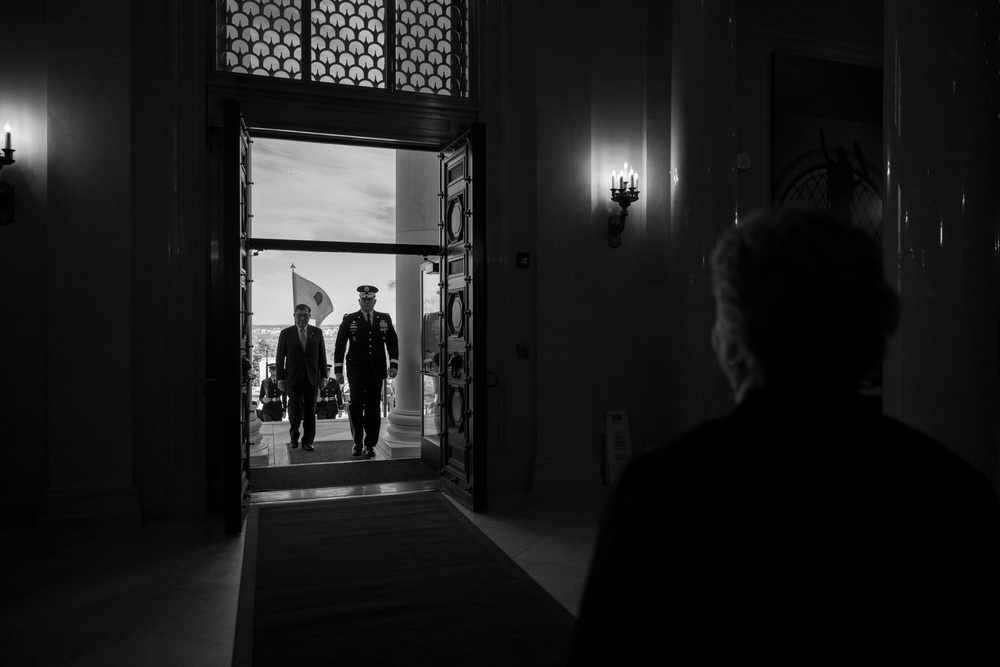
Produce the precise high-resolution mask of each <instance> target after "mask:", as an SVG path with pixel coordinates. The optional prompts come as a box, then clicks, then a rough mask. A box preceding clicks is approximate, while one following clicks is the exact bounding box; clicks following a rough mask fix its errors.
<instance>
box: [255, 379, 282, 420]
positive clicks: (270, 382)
mask: <svg viewBox="0 0 1000 667" xmlns="http://www.w3.org/2000/svg"><path fill="white" fill-rule="evenodd" d="M286 400H287V399H286V398H285V392H283V391H281V390H280V389H278V381H277V380H275V379H274V378H271V377H266V378H264V381H263V382H261V383H260V402H261V403H262V404H263V407H262V408H261V412H262V413H263V415H264V417H263V421H266V422H280V421H281V419H282V418H283V417H284V416H285V401H286Z"/></svg>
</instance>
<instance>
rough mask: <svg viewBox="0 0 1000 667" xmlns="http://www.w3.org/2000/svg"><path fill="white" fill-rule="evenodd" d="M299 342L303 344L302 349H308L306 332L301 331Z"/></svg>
mask: <svg viewBox="0 0 1000 667" xmlns="http://www.w3.org/2000/svg"><path fill="white" fill-rule="evenodd" d="M299 342H301V343H302V349H303V350H305V349H306V330H305V329H299Z"/></svg>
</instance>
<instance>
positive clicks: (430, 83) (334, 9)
mask: <svg viewBox="0 0 1000 667" xmlns="http://www.w3.org/2000/svg"><path fill="white" fill-rule="evenodd" d="M392 1H393V0H340V1H337V0H218V5H217V7H218V15H217V20H216V23H217V33H218V40H217V46H216V51H217V54H216V55H217V59H216V67H217V69H219V70H220V71H224V72H236V73H241V74H251V75H255V76H264V77H271V78H284V79H294V80H299V81H301V80H303V74H302V73H303V72H308V79H307V80H308V81H311V82H316V83H334V84H340V85H346V86H357V87H363V88H374V89H382V90H389V91H393V92H396V91H401V92H414V93H427V94H432V95H450V96H454V97H468V96H469V40H468V34H469V6H468V3H469V0H395V3H394V4H395V9H394V11H391V12H387V11H386V5H387V4H388V3H390V2H392ZM303 6H305V7H306V8H307V11H308V16H309V19H308V20H307V21H304V20H303ZM387 13H388V16H386V14H387ZM303 44H308V45H309V48H306V49H303V48H302V45H303ZM387 53H391V54H394V55H393V57H391V58H387V57H386V54H387Z"/></svg>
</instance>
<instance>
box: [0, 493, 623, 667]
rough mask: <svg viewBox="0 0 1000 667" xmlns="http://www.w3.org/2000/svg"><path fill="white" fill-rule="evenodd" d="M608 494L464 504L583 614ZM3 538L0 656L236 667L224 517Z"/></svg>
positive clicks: (238, 544)
mask: <svg viewBox="0 0 1000 667" xmlns="http://www.w3.org/2000/svg"><path fill="white" fill-rule="evenodd" d="M382 490H383V491H385V492H405V491H407V489H406V488H404V485H386V486H385V488H384V489H382ZM351 492H352V491H351V489H350V488H348V487H345V488H343V489H339V490H328V491H326V492H325V493H326V494H327V495H326V496H324V495H323V493H324V492H323V491H322V490H314V491H313V492H312V496H313V497H316V498H320V497H329V495H330V494H333V493H336V494H337V495H350V493H351ZM364 492H365V493H372V492H378V490H375V489H371V488H367V487H366V489H365V490H364ZM308 495H309V494H308V493H307V494H301V492H300V497H302V496H308ZM604 495H605V492H604V491H602V490H600V489H598V490H597V491H596V492H594V493H591V494H588V495H586V496H580V497H566V496H560V497H540V496H537V495H533V494H512V495H499V496H493V497H491V498H490V510H489V511H488V512H485V513H482V514H472V513H471V512H468V511H465V510H463V511H465V514H466V516H468V517H469V518H470V519H471V520H472V522H473V523H474V524H475V525H477V526H478V527H479V529H480V530H482V531H483V533H484V534H485V535H486V536H487V537H489V538H490V539H491V540H493V541H494V542H495V543H496V544H497V545H499V546H500V547H501V548H502V549H503V550H504V551H505V552H506V553H507V554H508V555H509V556H511V558H513V559H514V560H515V562H517V563H518V564H519V565H520V566H521V567H522V568H524V570H525V571H526V572H527V573H528V574H530V575H531V576H532V577H533V578H534V579H535V580H536V581H538V582H539V583H540V584H541V585H542V586H543V587H544V588H545V589H546V590H548V591H549V592H550V593H551V594H552V596H553V597H555V599H557V600H558V601H559V602H561V603H562V604H563V605H564V606H565V607H566V608H567V609H568V610H570V611H571V612H573V613H575V612H576V609H577V604H578V603H579V598H580V592H581V587H582V584H583V580H584V576H585V574H586V570H587V565H588V562H589V558H590V553H591V550H592V546H593V542H594V537H595V534H596V525H597V518H598V515H599V509H600V505H601V502H602V501H603V497H604ZM303 499H308V498H303ZM256 501H257V502H273V499H271V500H268V499H265V498H258V499H256ZM0 544H3V545H5V546H4V547H3V548H2V549H0V664H2V665H94V666H100V667H113V666H116V665H141V666H143V667H147V666H149V667H153V666H157V665H165V666H175V665H176V666H183V667H198V666H206V667H209V666H211V667H221V666H222V665H229V664H231V661H232V650H233V638H234V629H235V622H236V604H237V599H238V596H239V581H240V574H241V572H242V559H243V536H242V535H239V536H231V535H226V534H225V532H224V531H223V527H222V518H221V517H220V516H211V517H207V518H204V519H197V520H191V521H183V522H151V523H149V524H147V525H143V526H136V527H133V528H127V529H116V530H102V531H76V532H72V531H70V532H66V531H61V532H57V533H48V532H45V531H43V530H40V529H33V530H14V531H3V532H0Z"/></svg>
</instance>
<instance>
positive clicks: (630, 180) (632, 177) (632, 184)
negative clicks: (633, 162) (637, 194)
mask: <svg viewBox="0 0 1000 667" xmlns="http://www.w3.org/2000/svg"><path fill="white" fill-rule="evenodd" d="M628 185H629V187H630V188H632V189H633V190H634V189H635V172H634V171H631V170H630V171H629V172H628Z"/></svg>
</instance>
